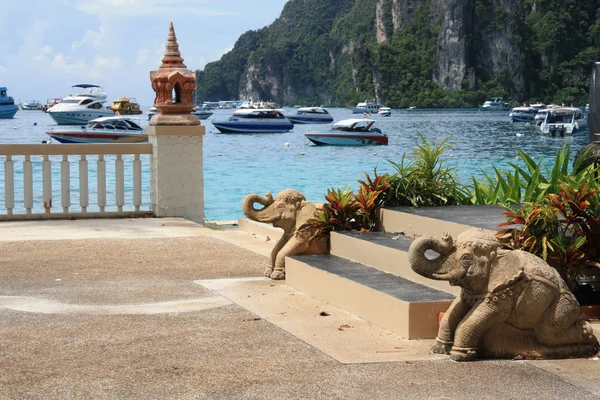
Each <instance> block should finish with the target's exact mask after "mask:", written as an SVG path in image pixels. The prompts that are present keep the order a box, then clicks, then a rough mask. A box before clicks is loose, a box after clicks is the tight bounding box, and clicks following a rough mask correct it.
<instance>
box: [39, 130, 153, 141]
mask: <svg viewBox="0 0 600 400" xmlns="http://www.w3.org/2000/svg"><path fill="white" fill-rule="evenodd" d="M46 134H48V136H50V137H51V138H52V139H54V140H56V141H57V142H60V143H145V142H148V136H147V135H127V134H108V133H94V132H92V133H89V132H58V131H57V132H46Z"/></svg>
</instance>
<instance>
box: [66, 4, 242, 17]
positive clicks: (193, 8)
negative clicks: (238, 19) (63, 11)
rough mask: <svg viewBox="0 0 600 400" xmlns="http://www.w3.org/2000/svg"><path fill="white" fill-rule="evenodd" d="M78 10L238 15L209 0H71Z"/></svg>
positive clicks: (121, 13)
mask: <svg viewBox="0 0 600 400" xmlns="http://www.w3.org/2000/svg"><path fill="white" fill-rule="evenodd" d="M70 4H72V5H74V6H75V7H76V9H77V10H79V11H81V12H84V13H86V14H91V15H99V16H104V17H106V16H107V15H111V16H127V17H128V18H131V17H138V18H141V17H146V16H149V15H161V16H169V17H172V16H176V15H187V16H189V15H193V16H195V17H217V16H231V15H237V13H236V12H233V11H231V10H230V9H227V7H226V6H224V5H221V4H219V6H220V7H221V8H214V7H215V3H214V2H212V1H208V0H70Z"/></svg>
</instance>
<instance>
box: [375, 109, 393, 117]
mask: <svg viewBox="0 0 600 400" xmlns="http://www.w3.org/2000/svg"><path fill="white" fill-rule="evenodd" d="M377 114H379V116H380V117H391V116H392V109H391V108H389V107H381V108H380V109H379V112H378V113H377Z"/></svg>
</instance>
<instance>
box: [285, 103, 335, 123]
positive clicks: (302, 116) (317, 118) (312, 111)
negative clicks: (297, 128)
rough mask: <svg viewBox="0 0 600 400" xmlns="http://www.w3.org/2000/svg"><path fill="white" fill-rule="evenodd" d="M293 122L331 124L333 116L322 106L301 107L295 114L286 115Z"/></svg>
mask: <svg viewBox="0 0 600 400" xmlns="http://www.w3.org/2000/svg"><path fill="white" fill-rule="evenodd" d="M286 117H287V119H289V120H290V121H291V122H292V123H293V124H330V123H332V122H333V117H332V116H331V114H329V111H327V110H326V109H324V108H321V107H300V108H299V109H298V111H297V112H296V114H295V115H286Z"/></svg>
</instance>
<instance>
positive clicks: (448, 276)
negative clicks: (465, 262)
mask: <svg viewBox="0 0 600 400" xmlns="http://www.w3.org/2000/svg"><path fill="white" fill-rule="evenodd" d="M465 275H467V271H466V270H464V269H453V270H452V271H450V272H447V273H445V274H433V275H432V276H431V277H432V278H433V279H436V280H439V281H451V282H452V281H458V280H460V279H462V278H464V277H465Z"/></svg>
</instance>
